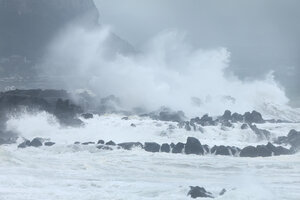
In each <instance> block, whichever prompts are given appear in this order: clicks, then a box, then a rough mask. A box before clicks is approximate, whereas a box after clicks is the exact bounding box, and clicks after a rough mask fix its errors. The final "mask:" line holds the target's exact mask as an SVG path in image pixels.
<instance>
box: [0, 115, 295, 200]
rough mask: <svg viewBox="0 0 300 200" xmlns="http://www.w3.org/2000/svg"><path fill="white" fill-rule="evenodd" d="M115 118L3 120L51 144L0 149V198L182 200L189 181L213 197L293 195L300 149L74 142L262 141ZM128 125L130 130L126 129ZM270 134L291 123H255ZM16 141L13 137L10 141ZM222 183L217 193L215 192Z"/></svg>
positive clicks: (273, 199) (256, 199)
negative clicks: (218, 152) (102, 146)
mask: <svg viewBox="0 0 300 200" xmlns="http://www.w3.org/2000/svg"><path fill="white" fill-rule="evenodd" d="M122 117H123V116H120V115H103V116H95V117H94V118H93V119H90V120H85V123H86V125H85V127H82V128H62V127H60V126H59V125H58V123H57V122H56V120H55V118H54V117H53V116H51V115H49V114H47V113H43V112H42V113H38V114H23V115H21V116H19V117H15V118H11V119H10V120H9V121H8V123H7V125H8V127H7V128H8V129H9V130H14V131H16V132H18V133H19V134H20V138H22V137H25V138H27V139H33V138H34V137H42V138H45V139H49V140H51V141H53V142H56V144H55V145H54V146H52V147H41V148H33V147H29V148H26V149H18V148H17V144H12V145H4V146H0V161H1V162H0V199H1V200H2V199H3V200H32V199H51V200H52V199H62V200H68V199H72V200H74V199H81V200H85V199H86V200H93V199H95V200H96V199H164V200H165V199H190V197H188V196H187V193H188V190H189V186H196V185H198V186H203V187H205V188H206V189H207V190H208V191H211V192H212V193H213V194H214V195H215V196H216V199H230V200H233V199H237V200H244V199H245V200H246V199H247V200H248V199H249V200H250V199H251V200H269V199H270V200H277V199H278V200H282V199H287V200H298V199H300V190H299V189H300V154H295V155H289V156H276V157H275V156H274V157H269V158H240V157H230V156H214V155H205V156H197V155H184V154H169V153H148V152H145V151H144V150H141V149H134V150H131V151H126V150H121V149H115V150H113V151H105V150H99V149H97V148H96V147H95V145H88V146H83V145H74V144H73V143H74V142H75V141H79V142H87V141H94V142H97V140H99V139H104V140H105V141H108V140H113V141H115V142H117V143H118V142H128V141H140V142H145V141H153V142H158V143H160V144H161V143H164V142H168V143H170V142H180V141H181V142H184V141H185V140H186V138H187V137H188V136H194V137H197V138H199V139H200V141H201V143H202V144H209V145H214V144H226V145H236V146H239V147H243V146H246V145H249V144H261V143H263V144H265V143H266V142H267V141H259V140H258V139H257V137H256V136H255V135H254V133H253V132H252V131H249V130H240V128H239V126H240V124H235V127H234V128H228V129H224V128H222V127H218V126H217V127H204V128H203V132H200V131H197V132H194V131H190V132H188V131H185V130H184V129H179V128H177V127H176V123H172V122H161V121H155V120H151V119H148V118H140V117H137V116H131V117H130V118H129V120H122V119H121V118H122ZM131 123H134V124H135V125H136V127H131V126H130V125H131ZM259 127H263V128H265V129H267V130H270V131H271V137H272V138H275V137H277V136H280V135H286V134H287V133H288V131H289V130H290V129H292V128H295V129H298V130H299V129H300V124H299V123H286V124H284V123H283V124H270V123H266V124H263V125H260V126H259ZM18 142H21V139H20V140H19V141H18ZM223 188H225V189H226V190H227V192H226V193H225V195H223V196H218V193H219V192H220V191H221V190H222V189H223Z"/></svg>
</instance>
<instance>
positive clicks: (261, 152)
mask: <svg viewBox="0 0 300 200" xmlns="http://www.w3.org/2000/svg"><path fill="white" fill-rule="evenodd" d="M256 149H257V155H258V156H261V157H269V156H272V151H271V150H270V149H269V148H267V147H266V146H265V145H257V146H256Z"/></svg>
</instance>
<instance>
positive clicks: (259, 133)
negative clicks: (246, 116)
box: [249, 124, 271, 139]
mask: <svg viewBox="0 0 300 200" xmlns="http://www.w3.org/2000/svg"><path fill="white" fill-rule="evenodd" d="M249 126H250V128H251V129H252V131H253V132H254V133H255V134H256V135H257V136H258V138H259V139H270V136H271V133H270V132H269V131H267V130H264V129H259V128H257V127H256V125H251V124H250V125H249Z"/></svg>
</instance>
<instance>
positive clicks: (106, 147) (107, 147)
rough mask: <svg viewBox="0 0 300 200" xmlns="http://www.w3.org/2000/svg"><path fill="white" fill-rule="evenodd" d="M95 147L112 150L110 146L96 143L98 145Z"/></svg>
mask: <svg viewBox="0 0 300 200" xmlns="http://www.w3.org/2000/svg"><path fill="white" fill-rule="evenodd" d="M97 149H101V150H109V151H111V150H113V149H112V148H111V147H109V146H106V145H98V146H97Z"/></svg>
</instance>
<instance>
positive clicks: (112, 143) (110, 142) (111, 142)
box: [106, 140, 116, 146]
mask: <svg viewBox="0 0 300 200" xmlns="http://www.w3.org/2000/svg"><path fill="white" fill-rule="evenodd" d="M106 145H110V146H116V143H115V142H114V141H112V140H111V141H109V142H106Z"/></svg>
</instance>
